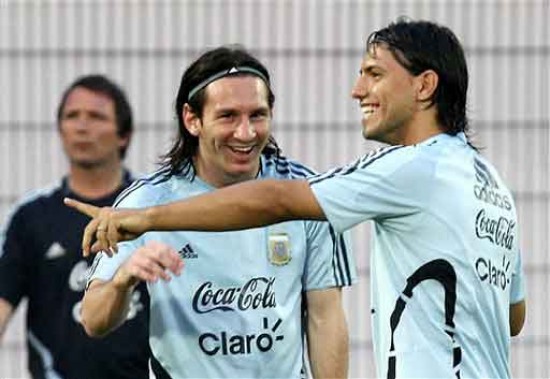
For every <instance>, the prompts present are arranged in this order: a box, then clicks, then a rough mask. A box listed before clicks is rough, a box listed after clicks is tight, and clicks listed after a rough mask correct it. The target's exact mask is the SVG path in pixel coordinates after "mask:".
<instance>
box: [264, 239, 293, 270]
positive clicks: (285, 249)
mask: <svg viewBox="0 0 550 379" xmlns="http://www.w3.org/2000/svg"><path fill="white" fill-rule="evenodd" d="M267 250H268V255H269V261H270V262H271V263H272V264H274V265H277V266H282V265H286V264H287V263H288V262H290V260H291V259H292V255H291V251H290V238H289V236H288V234H286V233H278V234H270V235H269V237H268V246H267Z"/></svg>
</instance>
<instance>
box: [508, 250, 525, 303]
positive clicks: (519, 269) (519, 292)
mask: <svg viewBox="0 0 550 379" xmlns="http://www.w3.org/2000/svg"><path fill="white" fill-rule="evenodd" d="M524 299H525V283H524V275H523V264H522V261H521V253H520V254H518V257H517V259H516V264H515V267H514V271H513V272H512V285H511V287H510V304H516V303H519V302H520V301H522V300H524Z"/></svg>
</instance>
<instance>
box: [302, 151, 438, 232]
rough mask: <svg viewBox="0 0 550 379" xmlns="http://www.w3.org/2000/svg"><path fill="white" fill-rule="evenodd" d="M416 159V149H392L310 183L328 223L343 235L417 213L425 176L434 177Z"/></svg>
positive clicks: (367, 156) (310, 180) (313, 178)
mask: <svg viewBox="0 0 550 379" xmlns="http://www.w3.org/2000/svg"><path fill="white" fill-rule="evenodd" d="M416 158H417V152H416V151H415V150H414V149H411V148H409V147H403V146H391V147H388V148H385V149H380V150H377V151H375V152H373V153H371V154H368V155H366V156H364V157H362V158H361V159H358V160H357V161H355V162H353V163H352V164H350V165H347V166H344V167H341V168H337V169H334V170H332V171H329V172H327V173H324V174H320V175H317V176H314V177H312V178H310V179H308V182H309V184H310V186H311V189H312V191H313V193H314V195H315V197H316V198H317V201H318V202H319V204H320V206H321V208H322V209H323V212H324V213H325V215H326V217H327V219H328V221H329V222H330V223H331V225H332V226H333V227H334V228H335V229H336V231H338V232H340V233H341V232H343V231H344V230H348V229H350V228H351V227H353V226H355V225H357V224H359V223H361V222H363V221H366V220H376V219H378V220H381V219H384V218H392V217H398V216H403V215H407V214H411V213H413V212H415V211H417V210H418V208H419V204H418V194H420V193H422V191H423V188H422V187H421V186H422V175H423V174H424V173H426V174H428V175H429V174H430V173H429V172H427V170H426V169H427V167H425V166H423V165H422V163H421V162H420V160H419V159H416ZM428 170H429V168H428Z"/></svg>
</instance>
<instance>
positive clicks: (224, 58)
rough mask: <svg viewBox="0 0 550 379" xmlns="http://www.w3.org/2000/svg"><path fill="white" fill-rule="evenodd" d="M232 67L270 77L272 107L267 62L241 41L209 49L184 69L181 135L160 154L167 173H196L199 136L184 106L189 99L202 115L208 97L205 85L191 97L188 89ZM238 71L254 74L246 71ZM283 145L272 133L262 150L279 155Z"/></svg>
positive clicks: (180, 95) (178, 115)
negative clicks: (187, 124) (191, 127)
mask: <svg viewBox="0 0 550 379" xmlns="http://www.w3.org/2000/svg"><path fill="white" fill-rule="evenodd" d="M233 67H237V68H238V67H249V68H252V69H254V70H256V71H259V72H260V73H261V74H262V75H263V76H264V77H265V79H266V80H267V83H266V86H267V89H268V99H267V101H268V105H269V108H270V109H273V104H274V103H275V95H274V94H273V91H272V90H271V85H270V78H269V72H268V71H267V69H266V68H265V66H264V65H263V64H262V63H261V62H260V61H259V60H258V59H256V58H255V57H253V56H252V55H251V54H250V53H249V52H247V51H246V50H245V49H244V48H242V47H241V46H239V45H229V46H222V47H218V48H216V49H213V50H209V51H207V52H206V53H204V54H202V55H201V56H200V57H199V58H198V59H197V60H195V61H194V62H193V63H192V64H191V65H190V66H189V67H188V68H187V70H185V72H184V73H183V76H182V78H181V82H180V87H179V90H178V94H177V97H176V104H175V107H174V111H175V116H176V120H177V122H178V135H177V137H176V139H175V141H174V143H173V145H172V148H171V149H170V151H168V153H167V154H165V155H163V156H161V166H162V167H163V168H169V172H168V175H178V174H182V175H188V174H191V176H192V177H194V175H195V170H194V167H193V156H194V155H195V154H196V152H197V148H198V145H199V139H198V137H196V136H193V135H192V134H191V133H189V131H188V130H187V128H186V127H185V124H184V121H183V114H182V111H183V106H184V105H185V104H186V103H187V104H189V107H190V108H191V109H192V111H193V112H194V113H195V114H196V115H197V116H198V117H199V118H201V117H202V112H203V108H204V103H205V100H206V96H205V89H206V86H205V88H202V89H200V90H199V91H198V92H197V93H196V94H193V96H192V98H191V99H189V92H190V91H192V90H193V89H195V88H196V87H197V86H199V85H200V84H201V83H202V82H204V81H205V80H207V79H208V78H210V77H212V75H216V74H218V73H220V72H222V71H223V70H230V69H231V68H233ZM237 75H254V74H251V73H247V72H243V73H238V74H237ZM280 152H281V150H280V148H279V146H278V145H277V142H276V141H275V139H274V138H273V136H270V137H269V140H268V143H267V145H266V146H265V148H264V149H263V150H262V154H264V155H277V156H279V155H280Z"/></svg>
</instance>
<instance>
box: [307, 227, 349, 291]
mask: <svg viewBox="0 0 550 379" xmlns="http://www.w3.org/2000/svg"><path fill="white" fill-rule="evenodd" d="M306 233H307V243H306V244H307V245H306V249H307V251H306V267H305V273H304V278H303V280H304V288H305V290H306V291H307V290H313V289H323V288H331V287H345V286H351V285H352V284H353V283H355V282H356V281H357V270H356V266H355V260H354V257H353V253H352V249H351V243H350V236H349V233H347V232H346V233H344V234H338V233H336V231H335V230H334V228H333V227H332V226H331V225H330V224H329V223H328V222H306Z"/></svg>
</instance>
